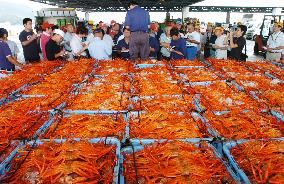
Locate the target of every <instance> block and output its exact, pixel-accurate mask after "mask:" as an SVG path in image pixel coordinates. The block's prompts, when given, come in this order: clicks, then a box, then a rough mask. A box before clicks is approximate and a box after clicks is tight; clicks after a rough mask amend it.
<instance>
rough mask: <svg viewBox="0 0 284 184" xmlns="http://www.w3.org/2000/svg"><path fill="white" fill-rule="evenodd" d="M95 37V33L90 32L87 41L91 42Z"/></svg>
mask: <svg viewBox="0 0 284 184" xmlns="http://www.w3.org/2000/svg"><path fill="white" fill-rule="evenodd" d="M94 38H95V36H94V34H93V33H89V34H88V36H87V40H86V43H91V42H92V41H93V39H94Z"/></svg>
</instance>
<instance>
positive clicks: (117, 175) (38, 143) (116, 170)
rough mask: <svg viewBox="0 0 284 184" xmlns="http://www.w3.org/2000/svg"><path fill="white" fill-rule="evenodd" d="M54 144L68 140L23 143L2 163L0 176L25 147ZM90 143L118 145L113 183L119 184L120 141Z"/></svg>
mask: <svg viewBox="0 0 284 184" xmlns="http://www.w3.org/2000/svg"><path fill="white" fill-rule="evenodd" d="M72 140H74V141H77V142H79V141H80V139H79V138H74V139H72ZM50 141H52V142H54V143H58V144H60V143H62V142H65V141H66V139H53V140H49V139H43V140H37V141H29V142H27V143H25V144H24V143H21V144H20V145H19V146H18V147H17V148H15V149H14V150H13V152H12V153H11V154H10V155H9V156H8V157H7V158H6V159H5V160H4V162H2V163H1V164H0V174H1V175H2V176H4V174H5V173H6V172H8V171H9V170H10V168H11V162H12V160H13V159H14V158H15V156H17V154H18V152H19V151H20V149H22V148H23V147H24V146H25V145H30V146H32V145H34V144H36V145H41V144H44V143H45V142H50ZM88 142H90V143H92V144H96V143H100V142H102V143H105V144H106V145H116V153H115V154H116V164H115V167H114V170H113V172H114V178H113V183H114V184H118V178H119V165H120V164H119V161H120V160H121V158H120V149H121V145H120V141H119V140H117V139H116V138H93V139H88Z"/></svg>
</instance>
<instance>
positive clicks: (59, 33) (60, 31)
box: [53, 29, 65, 38]
mask: <svg viewBox="0 0 284 184" xmlns="http://www.w3.org/2000/svg"><path fill="white" fill-rule="evenodd" d="M53 33H55V34H58V35H60V36H62V38H64V35H65V33H64V32H63V31H62V30H60V29H55V30H54V31H53Z"/></svg>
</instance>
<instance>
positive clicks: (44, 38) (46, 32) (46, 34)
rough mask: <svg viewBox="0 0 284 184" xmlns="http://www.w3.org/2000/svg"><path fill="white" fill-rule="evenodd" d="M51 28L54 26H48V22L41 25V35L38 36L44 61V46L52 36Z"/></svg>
mask: <svg viewBox="0 0 284 184" xmlns="http://www.w3.org/2000/svg"><path fill="white" fill-rule="evenodd" d="M52 26H54V24H49V23H48V22H44V23H43V24H42V29H43V33H42V34H41V36H40V48H41V52H42V57H43V59H44V60H47V58H46V51H45V46H46V44H47V42H48V41H49V39H50V37H51V36H52V33H53V31H52Z"/></svg>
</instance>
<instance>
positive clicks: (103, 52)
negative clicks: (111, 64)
mask: <svg viewBox="0 0 284 184" xmlns="http://www.w3.org/2000/svg"><path fill="white" fill-rule="evenodd" d="M94 36H95V37H94V39H93V40H92V41H91V43H90V44H89V47H88V50H89V53H90V56H91V57H92V58H94V59H97V60H109V59H111V58H110V56H111V53H112V48H111V47H109V46H108V44H107V43H106V42H105V41H103V36H104V35H103V30H102V29H100V28H98V29H96V30H95V31H94Z"/></svg>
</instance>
